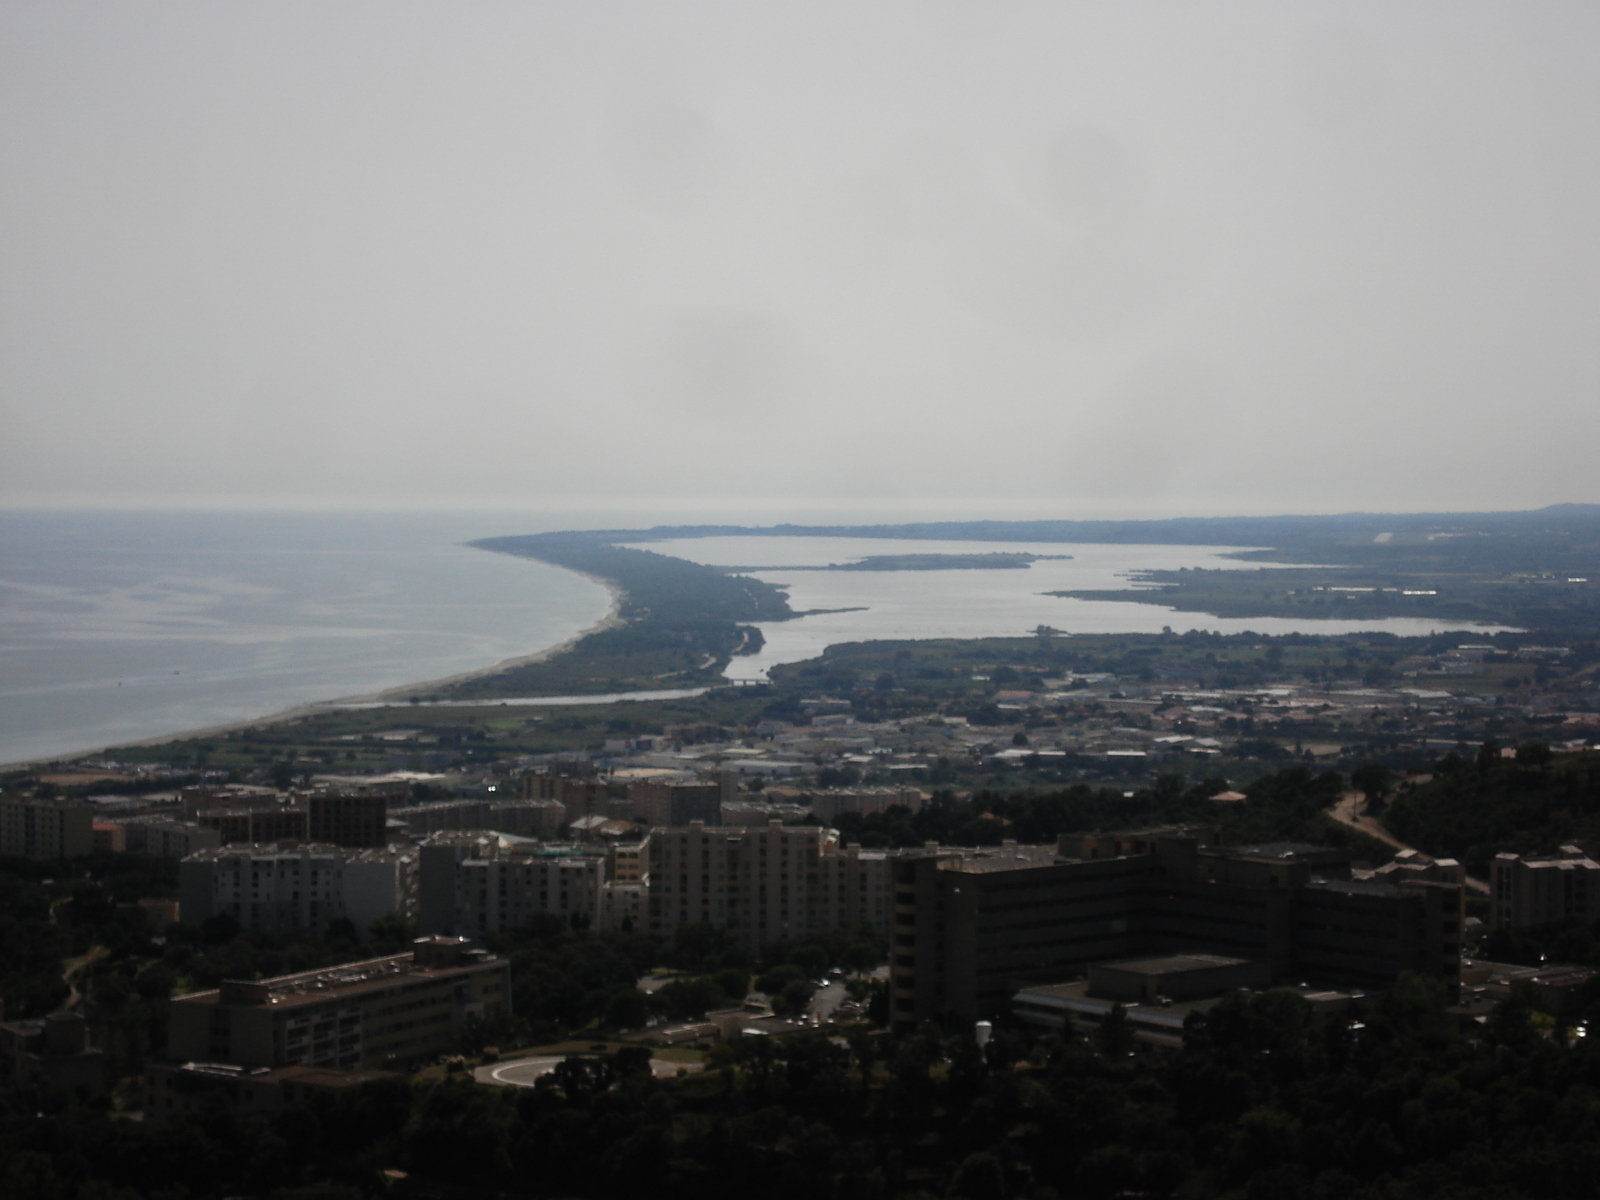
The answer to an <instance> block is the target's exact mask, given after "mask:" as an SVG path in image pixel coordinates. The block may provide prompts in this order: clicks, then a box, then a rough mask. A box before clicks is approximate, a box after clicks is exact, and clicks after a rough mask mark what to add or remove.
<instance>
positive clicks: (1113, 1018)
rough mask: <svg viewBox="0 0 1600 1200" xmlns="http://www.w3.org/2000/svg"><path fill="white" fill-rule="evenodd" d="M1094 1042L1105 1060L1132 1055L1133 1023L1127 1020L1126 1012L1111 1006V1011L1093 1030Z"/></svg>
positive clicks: (1117, 1006) (1118, 1005) (1115, 1005)
mask: <svg viewBox="0 0 1600 1200" xmlns="http://www.w3.org/2000/svg"><path fill="white" fill-rule="evenodd" d="M1095 1042H1096V1043H1097V1044H1098V1045H1099V1047H1100V1050H1101V1053H1103V1054H1104V1055H1105V1056H1106V1057H1107V1058H1127V1057H1128V1055H1130V1054H1132V1053H1133V1046H1134V1037H1133V1022H1131V1021H1130V1020H1128V1010H1127V1009H1125V1008H1123V1007H1122V1005H1120V1004H1113V1005H1112V1006H1111V1011H1110V1012H1108V1013H1107V1014H1106V1015H1105V1019H1104V1020H1102V1021H1101V1022H1100V1028H1099V1029H1097V1030H1095Z"/></svg>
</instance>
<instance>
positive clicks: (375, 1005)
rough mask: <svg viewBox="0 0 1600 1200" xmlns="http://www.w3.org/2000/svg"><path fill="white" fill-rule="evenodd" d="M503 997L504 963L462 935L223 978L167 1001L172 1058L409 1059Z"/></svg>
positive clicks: (359, 1063) (271, 1062)
mask: <svg viewBox="0 0 1600 1200" xmlns="http://www.w3.org/2000/svg"><path fill="white" fill-rule="evenodd" d="M510 998H511V968H510V965H509V964H508V963H506V962H505V961H504V960H503V959H498V958H494V957H492V956H490V955H489V954H487V953H485V952H484V951H481V950H473V949H471V948H470V946H469V945H468V943H467V942H466V941H465V939H462V938H419V939H418V940H417V942H416V945H415V947H414V949H413V951H412V952H411V953H409V954H399V955H394V956H392V957H388V958H375V959H371V960H369V961H367V962H359V963H346V964H344V965H342V966H337V967H329V968H326V969H324V970H320V971H304V972H301V973H299V974H295V975H284V976H280V977H278V978H276V979H260V980H224V981H223V982H222V985H221V986H220V987H218V988H214V989H212V990H210V991H205V992H195V993H193V994H191V995H187V996H178V997H176V998H174V999H173V1000H172V1001H171V1002H170V1003H169V1007H168V1035H167V1056H168V1058H169V1059H170V1060H172V1061H173V1062H176V1063H185V1062H195V1063H232V1064H235V1065H239V1066H246V1067H269V1068H271V1067H292V1066H315V1067H339V1068H345V1069H352V1070H353V1069H370V1068H396V1067H402V1068H403V1067H412V1066H416V1065H418V1064H420V1063H423V1062H426V1061H428V1060H430V1059H432V1058H434V1057H435V1056H437V1055H438V1054H440V1053H441V1052H443V1051H447V1050H450V1049H453V1048H454V1046H455V1044H456V1042H457V1040H458V1039H459V1037H460V1035H461V1031H462V1029H463V1027H464V1026H465V1024H466V1022H467V1021H468V1020H469V1019H470V1018H472V1017H473V1016H484V1015H486V1014H487V1013H489V1012H490V1011H492V1010H494V1009H497V1008H500V1007H503V1006H504V1005H506V1004H508V1003H509V1002H510Z"/></svg>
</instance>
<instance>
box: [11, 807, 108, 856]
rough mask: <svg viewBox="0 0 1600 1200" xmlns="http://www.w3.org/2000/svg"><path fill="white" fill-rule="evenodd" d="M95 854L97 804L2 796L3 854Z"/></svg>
mask: <svg viewBox="0 0 1600 1200" xmlns="http://www.w3.org/2000/svg"><path fill="white" fill-rule="evenodd" d="M92 853H94V805H92V804H83V803H80V802H78V801H76V800H35V799H28V798H24V797H20V796H15V797H13V796H7V797H4V798H0V854H9V855H15V856H17V857H18V858H77V857H79V856H80V855H84V854H92Z"/></svg>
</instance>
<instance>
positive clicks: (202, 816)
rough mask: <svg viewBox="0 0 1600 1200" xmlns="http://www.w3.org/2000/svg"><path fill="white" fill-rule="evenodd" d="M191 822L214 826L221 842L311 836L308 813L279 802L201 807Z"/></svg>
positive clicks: (249, 843)
mask: <svg viewBox="0 0 1600 1200" xmlns="http://www.w3.org/2000/svg"><path fill="white" fill-rule="evenodd" d="M194 822H195V824H197V825H200V826H202V827H204V828H206V829H214V830H216V831H217V834H218V835H219V836H220V837H221V838H222V844H223V845H224V846H237V845H244V846H252V845H260V844H261V843H264V842H281V841H296V842H304V841H309V840H310V835H309V830H310V814H309V813H307V812H306V810H305V809H303V808H294V807H292V806H288V805H282V804H267V805H260V806H258V807H253V808H243V807H240V808H212V809H204V810H201V811H199V812H196V813H195V815H194Z"/></svg>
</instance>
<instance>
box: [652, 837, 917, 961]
mask: <svg viewBox="0 0 1600 1200" xmlns="http://www.w3.org/2000/svg"><path fill="white" fill-rule="evenodd" d="M888 859H889V856H888V855H887V854H885V853H884V852H883V851H863V850H862V849H861V848H860V847H858V846H851V847H847V848H844V849H841V848H840V847H839V845H838V835H837V834H836V833H835V832H834V831H833V830H831V829H822V828H820V827H819V826H816V825H784V824H782V823H781V822H778V821H772V822H770V823H769V824H768V825H767V826H766V827H765V828H760V827H752V826H724V827H718V828H713V827H711V826H707V825H703V824H700V823H699V822H695V823H692V824H691V825H689V826H688V828H675V829H659V828H658V829H653V830H651V832H650V843H649V863H650V869H649V876H650V880H649V882H650V932H652V933H654V934H657V935H659V936H661V937H671V936H672V935H673V933H674V931H676V930H677V928H678V927H679V926H680V925H694V924H709V925H714V926H716V927H718V928H721V929H727V930H729V931H730V932H732V933H733V934H735V935H736V936H737V937H739V939H740V940H741V941H742V942H744V944H745V945H747V946H749V947H750V948H752V949H754V948H757V947H759V946H762V945H764V944H766V943H768V942H773V941H777V940H779V939H780V938H790V937H795V938H798V937H810V936H814V935H816V934H821V933H827V932H829V931H831V930H833V929H837V928H839V927H841V926H844V925H855V924H867V925H871V926H872V927H873V928H875V929H878V930H879V931H881V932H884V933H887V931H888V919H889V872H888Z"/></svg>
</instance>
